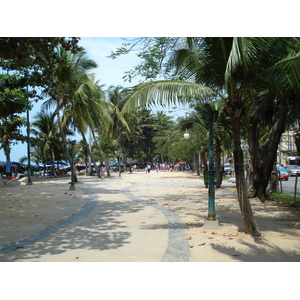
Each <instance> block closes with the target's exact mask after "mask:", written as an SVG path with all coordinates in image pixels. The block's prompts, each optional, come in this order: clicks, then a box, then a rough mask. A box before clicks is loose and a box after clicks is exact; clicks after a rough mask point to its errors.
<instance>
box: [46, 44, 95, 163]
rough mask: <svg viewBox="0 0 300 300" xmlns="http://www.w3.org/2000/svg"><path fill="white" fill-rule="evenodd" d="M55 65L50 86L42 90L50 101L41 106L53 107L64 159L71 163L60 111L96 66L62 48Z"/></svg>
mask: <svg viewBox="0 0 300 300" xmlns="http://www.w3.org/2000/svg"><path fill="white" fill-rule="evenodd" d="M56 54H57V63H56V64H55V65H54V66H53V69H54V70H53V80H52V83H51V85H50V86H49V87H48V88H47V89H45V90H44V94H45V95H48V96H50V99H49V100H48V101H46V102H45V103H44V104H43V107H44V109H46V108H49V107H50V106H51V105H53V104H54V105H55V107H56V109H55V111H56V116H57V122H58V127H59V132H60V135H61V138H62V141H63V146H64V151H65V155H66V159H68V160H69V161H70V162H71V156H70V153H69V150H68V146H67V139H66V136H65V133H64V128H63V126H62V121H61V111H62V110H63V109H64V108H65V106H66V105H67V104H68V103H69V102H70V101H72V99H73V98H74V94H75V92H76V90H77V89H78V82H80V81H81V82H84V81H86V80H87V76H88V75H87V73H86V72H87V71H88V70H91V69H92V68H95V67H97V64H96V63H95V62H94V61H93V60H91V59H88V58H87V56H86V53H85V52H84V51H81V52H79V53H76V54H73V53H72V52H71V51H66V50H65V49H64V48H63V47H58V48H57V53H56Z"/></svg>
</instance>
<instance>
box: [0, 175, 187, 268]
mask: <svg viewBox="0 0 300 300" xmlns="http://www.w3.org/2000/svg"><path fill="white" fill-rule="evenodd" d="M124 176H126V175H123V177H122V178H118V177H116V176H114V177H113V178H106V179H104V180H99V179H97V178H95V177H80V183H79V184H77V185H76V191H72V193H73V194H74V195H75V194H76V193H78V194H79V196H82V191H84V192H85V193H87V195H88V199H87V201H86V203H85V204H84V205H82V202H78V201H77V202H76V203H74V204H75V205H78V206H79V207H77V208H78V209H77V211H75V212H74V213H72V214H71V215H69V216H63V217H62V216H61V217H60V218H61V219H57V220H56V223H55V224H53V225H50V226H49V227H47V228H44V229H42V227H40V228H41V229H42V230H36V228H35V229H33V230H32V232H31V233H30V231H26V230H25V231H24V235H27V236H24V237H22V238H20V237H21V236H20V235H19V236H18V240H15V241H11V242H10V243H7V244H6V245H3V246H2V248H1V249H0V261H52V262H59V261H64V262H74V261H86V262H92V261H94V262H103V261H108V262H126V261H129V262H130V261H132V262H133V261H134V262H142V261H143V262H157V261H188V258H189V246H188V241H187V240H186V238H187V232H186V230H185V229H181V228H177V229H176V228H169V226H168V224H169V223H174V222H180V220H179V218H178V216H177V215H176V213H174V212H171V211H170V210H168V209H166V208H164V207H160V206H159V205H156V204H153V203H149V202H147V201H144V200H141V199H139V198H138V197H136V196H134V194H132V193H131V192H130V188H131V187H132V184H131V183H130V182H129V181H128V180H124ZM129 176H130V175H129ZM43 184H44V185H46V184H47V183H46V182H43V183H42V184H35V185H33V186H35V189H40V188H41V190H42V189H43ZM33 186H32V187H33ZM62 186H64V187H65V189H66V190H67V188H68V184H67V182H64V183H63V185H62ZM32 187H29V186H26V187H25V189H30V188H32ZM9 188H12V187H9ZM15 188H17V187H15ZM23 188H24V187H23ZM53 195H55V191H53ZM41 196H42V194H41ZM22 200H23V201H25V199H22ZM44 201H47V200H46V199H44ZM28 209H30V207H29V208H28ZM46 209H47V210H48V211H47V213H48V214H50V215H56V213H57V207H55V206H54V205H52V206H48V207H47V208H46ZM72 209H73V210H74V207H73V208H72ZM41 214H42V213H41ZM18 221H21V220H19V219H16V218H14V222H18ZM158 224H159V226H158ZM2 244H5V243H3V242H2Z"/></svg>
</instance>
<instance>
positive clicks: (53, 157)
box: [51, 147, 57, 178]
mask: <svg viewBox="0 0 300 300" xmlns="http://www.w3.org/2000/svg"><path fill="white" fill-rule="evenodd" d="M51 156H52V171H53V176H54V177H55V178H56V177H57V175H56V171H55V155H54V150H53V148H52V147H51Z"/></svg>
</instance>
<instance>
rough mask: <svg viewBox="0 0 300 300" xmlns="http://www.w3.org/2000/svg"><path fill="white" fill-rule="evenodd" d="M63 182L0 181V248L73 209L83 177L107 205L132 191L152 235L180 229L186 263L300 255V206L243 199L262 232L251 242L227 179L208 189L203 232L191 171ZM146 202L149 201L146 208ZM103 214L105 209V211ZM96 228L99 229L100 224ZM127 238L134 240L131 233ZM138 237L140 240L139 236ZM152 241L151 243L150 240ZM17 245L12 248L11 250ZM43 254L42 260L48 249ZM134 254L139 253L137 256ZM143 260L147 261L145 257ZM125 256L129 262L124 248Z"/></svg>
mask: <svg viewBox="0 0 300 300" xmlns="http://www.w3.org/2000/svg"><path fill="white" fill-rule="evenodd" d="M69 181H70V178H58V179H51V178H47V179H34V184H33V185H31V186H27V185H25V181H23V182H16V184H15V185H9V186H5V187H3V186H1V187H0V248H3V247H5V246H7V245H9V244H11V243H13V242H16V241H18V240H22V239H25V238H28V237H30V236H32V235H34V234H36V233H38V232H41V231H43V230H45V229H47V228H51V227H52V226H54V225H55V224H58V223H59V222H61V221H63V220H66V219H68V218H70V216H72V215H74V214H76V213H77V212H78V211H80V210H81V209H82V208H83V207H84V205H86V203H87V201H88V195H87V193H86V191H85V190H84V187H86V185H87V181H88V182H89V184H90V186H96V185H97V186H99V194H98V196H99V199H100V202H101V201H106V202H105V203H108V201H116V199H117V200H118V201H119V202H120V201H121V200H120V199H121V198H120V197H121V196H120V195H121V194H122V197H123V198H124V200H122V201H127V200H126V199H125V196H126V193H125V194H124V190H127V191H128V192H130V193H131V195H132V197H136V199H140V200H141V201H144V202H143V203H144V206H145V209H144V211H143V214H144V215H143V218H144V219H143V220H141V221H139V223H140V225H139V226H140V227H143V226H144V227H143V228H144V229H145V228H146V229H148V231H147V232H149V233H153V234H154V232H157V233H159V232H161V234H160V236H162V237H164V239H167V237H166V238H165V233H166V232H167V231H170V229H171V228H181V229H184V230H185V231H184V232H185V236H183V237H182V245H183V244H184V243H187V245H188V247H189V253H188V261H189V262H241V261H242V262H299V261H300V247H299V246H300V212H299V211H298V210H293V209H291V208H286V207H284V206H280V205H278V204H276V203H275V202H273V201H268V202H266V203H261V202H260V201H258V200H256V199H253V200H251V204H252V209H253V212H254V216H255V220H256V222H257V224H258V226H259V229H260V231H261V233H262V236H261V238H260V239H257V240H255V239H253V238H252V237H251V236H249V235H246V234H245V233H243V231H242V218H241V213H240V210H239V205H238V203H237V200H236V188H235V185H234V184H233V183H230V182H226V181H225V182H223V184H222V187H221V188H220V189H216V213H217V219H218V221H219V223H220V226H219V228H218V229H213V230H207V229H204V228H203V224H204V221H205V219H206V216H207V198H208V197H207V192H208V190H207V188H205V186H204V183H203V180H202V179H201V178H199V176H196V175H195V174H193V173H192V172H186V171H184V172H183V171H178V172H155V171H151V172H150V173H149V174H146V173H145V172H144V171H140V172H135V173H133V174H129V173H123V174H122V176H121V178H119V176H118V174H117V173H113V176H112V178H104V179H98V178H96V177H93V178H92V177H90V176H79V181H80V182H79V183H78V184H76V191H69V189H68V188H69ZM101 188H102V190H101V192H100V189H101ZM110 190H111V191H110ZM105 191H107V195H108V194H110V198H106V194H105ZM108 191H110V192H108ZM124 195H125V196H124ZM123 198H122V199H123ZM101 199H102V200H101ZM109 199H111V200H109ZM113 199H114V200H113ZM130 201H131V202H128V205H132V206H134V205H136V204H133V203H132V199H131V200H130ZM147 203H148V204H153V205H156V206H153V207H150V206H149V205H147ZM139 205H140V203H139ZM158 206H159V207H162V208H163V209H165V210H170V211H171V212H172V213H175V214H176V216H178V220H177V221H174V224H173V223H170V222H166V219H165V217H164V216H163V214H164V213H161V212H157V207H158ZM150 208H151V209H150ZM139 210H141V209H140V208H139ZM162 212H163V211H162ZM110 213H111V214H113V212H112V211H110ZM133 213H134V211H132V210H131V211H130V214H132V216H133ZM118 217H120V218H123V219H122V220H121V219H120V220H118V223H117V222H115V224H118V226H120V228H119V229H118V228H116V226H114V232H115V233H114V234H117V232H118V230H119V231H120V230H122V228H124V227H125V225H126V224H127V223H126V222H129V221H128V220H127V219H126V211H125V210H123V211H122V216H118ZM122 222H124V224H123V223H122ZM91 226H92V225H91ZM147 226H148V227H147ZM135 227H136V225H135ZM97 230H98V229H97ZM106 230H108V229H106ZM144 232H145V231H144ZM99 233H100V234H101V228H100V229H99ZM145 235H146V233H145ZM131 236H132V239H134V233H133V232H132V233H131ZM151 238H153V240H154V241H155V240H156V239H157V237H155V235H153V237H151ZM65 239H67V237H65ZM124 239H126V238H124ZM145 239H146V236H145ZM136 240H138V239H136ZM130 241H131V240H130V239H128V240H127V241H126V243H127V244H130ZM149 241H150V240H149ZM151 241H152V240H151ZM136 242H137V241H136ZM140 242H141V243H143V241H142V240H141V241H140ZM165 243H167V241H164V240H163V239H162V240H161V242H160V244H159V245H158V246H157V247H158V248H156V250H157V249H161V250H159V251H161V253H162V254H160V252H159V251H158V250H157V254H156V255H157V256H156V258H155V259H154V258H153V259H154V260H156V259H157V260H158V261H159V260H160V259H159V257H160V256H162V255H163V252H164V251H165V250H164V249H166V247H167V246H166V245H165ZM151 244H153V242H151ZM123 246H125V242H124V241H123V244H120V245H115V246H114V247H115V248H118V247H119V248H121V247H123ZM153 247H154V248H155V245H153ZM159 247H160V248H159ZM20 248H22V247H20ZM154 248H153V251H155V249H154ZM23 250H24V249H16V251H15V252H18V251H23ZM96 250H97V249H93V251H96ZM99 251H101V250H98V252H99ZM149 251H151V249H149ZM64 252H65V253H64V255H65V256H64V257H63V258H61V259H62V260H64V259H66V260H67V255H68V252H67V251H64ZM50 256H51V253H50ZM47 257H48V258H49V254H48V256H47ZM115 257H116V256H112V259H113V260H114V259H115ZM42 259H46V258H41V260H42ZM106 259H107V261H109V259H110V257H109V256H107V257H106ZM142 259H143V258H142V257H141V258H139V261H140V260H142ZM144 259H146V261H147V258H144ZM41 260H38V261H41ZM50 260H51V259H50ZM130 260H131V261H135V259H134V255H132V253H131V258H130ZM6 261H7V260H6ZM8 261H9V258H8ZM15 261H17V259H16V260H15Z"/></svg>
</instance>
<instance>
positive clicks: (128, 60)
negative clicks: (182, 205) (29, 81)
mask: <svg viewBox="0 0 300 300" xmlns="http://www.w3.org/2000/svg"><path fill="white" fill-rule="evenodd" d="M123 42H124V40H123V39H122V38H120V37H83V38H81V40H80V42H79V44H80V45H81V46H83V47H84V48H85V50H86V52H87V55H88V57H89V58H91V59H93V60H94V61H95V62H96V63H97V64H98V67H97V68H96V69H94V70H93V72H92V73H94V74H95V76H96V80H100V84H105V87H104V89H105V88H106V87H108V86H110V85H115V86H117V85H121V86H123V87H130V86H133V85H136V84H138V83H139V79H134V80H132V82H131V83H129V82H124V80H123V79H122V77H123V76H124V72H126V71H129V70H130V69H131V68H133V67H134V66H135V65H137V64H138V62H139V58H138V57H137V56H136V54H135V53H130V54H127V55H123V56H121V57H118V58H116V59H114V60H112V59H110V58H107V57H108V56H109V55H110V54H111V52H112V51H115V50H116V49H117V48H118V47H120V46H121V45H122V43H123ZM42 103H43V101H39V102H38V103H35V104H34V107H33V109H32V111H31V112H30V120H32V119H33V117H34V115H35V114H36V113H37V112H38V111H39V110H40V106H41V104H42ZM181 111H182V110H177V111H175V112H174V115H175V116H179V115H181ZM183 113H184V112H183ZM25 132H26V131H25V129H24V134H25ZM25 155H27V144H26V143H24V144H22V143H18V144H17V145H15V146H12V151H11V161H19V158H20V157H22V156H25ZM5 160H6V158H5V155H4V152H3V150H0V161H5Z"/></svg>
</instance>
